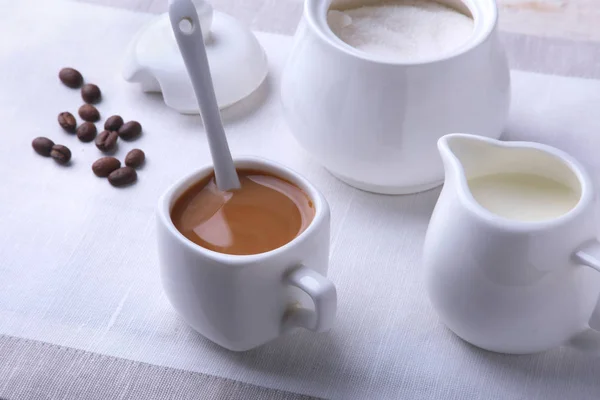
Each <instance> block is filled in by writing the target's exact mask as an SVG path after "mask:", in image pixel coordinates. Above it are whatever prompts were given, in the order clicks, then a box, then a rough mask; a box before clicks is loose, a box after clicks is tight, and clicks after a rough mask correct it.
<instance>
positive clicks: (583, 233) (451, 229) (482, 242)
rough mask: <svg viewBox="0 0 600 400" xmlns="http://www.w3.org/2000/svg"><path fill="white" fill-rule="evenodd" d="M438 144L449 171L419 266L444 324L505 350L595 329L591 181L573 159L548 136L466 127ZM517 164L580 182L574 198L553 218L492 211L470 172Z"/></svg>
mask: <svg viewBox="0 0 600 400" xmlns="http://www.w3.org/2000/svg"><path fill="white" fill-rule="evenodd" d="M439 151H440V153H441V155H442V158H443V163H444V167H445V170H446V179H445V183H444V188H443V190H442V193H441V195H440V197H439V200H438V202H437V204H436V207H435V209H434V212H433V215H432V217H431V221H430V224H429V228H428V230H427V235H426V238H425V245H424V268H425V277H426V278H425V280H426V286H427V290H428V293H429V297H430V299H431V302H432V304H433V306H434V307H435V309H436V310H437V312H438V313H439V315H440V317H441V318H442V320H443V321H444V322H445V324H446V325H447V326H448V327H449V328H450V329H451V330H452V331H454V332H455V333H456V334H457V335H458V336H460V337H461V338H463V339H464V340H466V341H468V342H470V343H472V344H474V345H476V346H479V347H482V348H484V349H488V350H492V351H496V352H502V353H533V352H538V351H543V350H546V349H549V348H551V347H554V346H558V345H560V344H562V343H564V342H566V341H567V340H568V339H570V338H571V337H573V336H574V335H576V334H577V333H580V332H582V331H583V330H585V329H586V328H588V327H589V326H592V327H594V328H596V329H598V328H600V324H598V321H599V320H598V317H600V311H599V310H598V308H600V307H598V296H599V294H600V273H599V271H600V261H599V260H600V245H599V244H598V242H597V241H596V236H595V232H596V230H595V218H594V217H595V209H594V193H593V191H594V189H593V185H592V182H591V180H590V178H589V177H588V175H587V174H586V172H585V171H584V170H583V168H582V167H581V166H580V165H579V163H578V162H577V161H575V160H574V159H573V158H572V157H570V156H569V155H567V154H566V153H564V152H562V151H560V150H557V149H555V148H552V147H549V146H546V145H541V144H537V143H529V142H501V141H497V140H493V139H488V138H483V137H477V136H473V135H461V134H454V135H448V136H445V137H443V138H441V139H440V141H439ZM515 172H518V173H529V174H534V175H539V176H542V177H547V178H551V179H553V180H556V181H558V182H560V183H564V184H565V185H567V186H569V187H572V188H574V189H577V190H578V191H580V199H579V202H578V203H577V205H576V206H575V207H574V208H572V209H571V210H570V211H569V212H567V213H566V214H563V215H560V216H558V217H556V218H554V219H549V220H546V221H539V222H522V221H518V220H512V219H506V218H502V217H500V216H497V215H496V214H493V213H492V212H490V211H488V210H487V209H485V208H483V207H482V206H480V205H479V204H478V203H477V202H476V201H475V199H474V198H473V196H472V195H471V192H470V191H469V187H468V180H469V179H473V178H478V177H481V176H487V175H491V174H495V173H515ZM594 269H596V270H594ZM590 321H592V322H590ZM593 321H596V322H593Z"/></svg>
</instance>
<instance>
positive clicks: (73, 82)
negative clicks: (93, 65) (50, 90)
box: [58, 68, 83, 89]
mask: <svg viewBox="0 0 600 400" xmlns="http://www.w3.org/2000/svg"><path fill="white" fill-rule="evenodd" d="M58 78H59V79H60V81H61V82H62V83H64V84H65V85H67V86H68V87H70V88H73V89H76V88H78V87H79V86H81V84H82V83H83V76H81V74H80V73H79V71H77V70H76V69H73V68H63V69H61V70H60V72H59V73H58Z"/></svg>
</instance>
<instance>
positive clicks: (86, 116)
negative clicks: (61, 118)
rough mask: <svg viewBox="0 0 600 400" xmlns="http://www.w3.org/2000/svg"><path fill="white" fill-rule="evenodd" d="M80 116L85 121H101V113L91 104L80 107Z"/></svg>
mask: <svg viewBox="0 0 600 400" xmlns="http://www.w3.org/2000/svg"><path fill="white" fill-rule="evenodd" d="M79 116H80V117H81V119H83V120H84V121H88V122H96V121H98V120H99V119H100V112H99V111H98V109H97V108H96V107H94V106H93V105H91V104H84V105H82V106H81V107H79Z"/></svg>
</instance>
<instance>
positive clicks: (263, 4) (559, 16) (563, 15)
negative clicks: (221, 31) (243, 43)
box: [77, 0, 600, 41]
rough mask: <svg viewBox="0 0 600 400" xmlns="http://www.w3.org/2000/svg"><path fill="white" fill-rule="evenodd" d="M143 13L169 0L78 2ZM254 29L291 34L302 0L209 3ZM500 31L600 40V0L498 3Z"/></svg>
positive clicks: (162, 7)
mask: <svg viewBox="0 0 600 400" xmlns="http://www.w3.org/2000/svg"><path fill="white" fill-rule="evenodd" d="M77 1H84V2H88V3H96V4H103V5H107V6H112V7H118V8H126V9H130V10H136V11H144V12H154V13H159V12H164V11H166V8H167V3H168V1H167V0H77ZM210 3H211V4H212V5H213V6H214V7H215V8H216V9H218V10H221V11H224V12H226V13H228V14H231V15H233V16H234V17H236V18H239V19H241V20H243V21H245V22H246V23H248V24H249V25H250V26H251V27H252V28H253V29H256V30H263V31H269V32H277V33H284V34H292V33H293V32H294V30H295V28H296V22H297V21H298V20H299V18H300V15H301V13H302V4H303V1H302V0H210ZM498 5H499V8H500V28H501V29H502V30H504V31H508V32H514V33H524V34H529V35H535V36H545V37H558V38H564V39H574V40H587V41H600V24H599V23H598V22H599V21H600V2H599V0H498ZM290 21H294V23H293V24H292V23H290Z"/></svg>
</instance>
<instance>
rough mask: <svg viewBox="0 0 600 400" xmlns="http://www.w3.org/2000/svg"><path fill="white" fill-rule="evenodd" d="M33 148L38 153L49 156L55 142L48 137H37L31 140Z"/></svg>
mask: <svg viewBox="0 0 600 400" xmlns="http://www.w3.org/2000/svg"><path fill="white" fill-rule="evenodd" d="M31 145H32V146H33V149H34V150H35V152H36V153H38V154H39V155H41V156H44V157H48V156H50V152H51V151H52V146H54V142H53V141H52V140H50V139H48V138H46V137H42V136H40V137H36V138H35V139H33V142H31Z"/></svg>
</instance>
